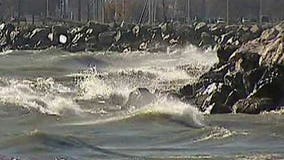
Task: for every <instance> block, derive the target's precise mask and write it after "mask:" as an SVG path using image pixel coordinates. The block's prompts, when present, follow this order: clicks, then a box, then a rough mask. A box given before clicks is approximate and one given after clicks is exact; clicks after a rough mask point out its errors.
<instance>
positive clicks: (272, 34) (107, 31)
mask: <svg viewBox="0 0 284 160" xmlns="http://www.w3.org/2000/svg"><path fill="white" fill-rule="evenodd" d="M0 33H1V34H0V35H1V36H0V40H1V47H0V48H1V50H2V51H5V50H42V49H48V48H51V47H54V48H59V49H62V50H64V51H68V52H79V51H106V50H107V51H117V52H129V51H149V52H155V51H165V50H167V48H169V47H170V48H178V47H183V46H185V45H187V44H191V45H194V46H197V47H199V48H201V49H206V48H217V57H218V59H219V63H217V64H215V65H214V66H213V67H212V68H211V69H210V70H209V71H208V72H206V73H204V74H203V75H202V76H201V77H200V78H199V80H198V81H197V82H196V83H194V84H188V85H186V86H184V87H182V88H181V89H179V90H177V91H169V94H170V95H172V96H174V97H177V98H179V99H181V100H182V101H183V102H186V103H191V104H194V105H195V106H197V107H198V108H199V110H200V111H202V112H207V113H211V114H220V113H221V114H222V113H247V114H259V113H261V112H264V111H271V110H278V109H282V108H283V106H284V97H282V95H284V66H283V64H284V49H283V48H284V22H282V23H279V24H277V25H274V26H270V25H267V26H258V25H229V26H227V25H223V24H219V25H217V24H215V25H212V24H206V23H204V22H199V23H195V24H193V25H183V24H173V23H163V24H160V25H156V26H138V25H134V24H121V25H118V24H99V23H95V22H89V23H87V24H85V25H82V26H73V27H66V26H62V25H61V26H59V25H55V26H20V27H16V26H14V25H12V24H5V23H4V24H1V25H0Z"/></svg>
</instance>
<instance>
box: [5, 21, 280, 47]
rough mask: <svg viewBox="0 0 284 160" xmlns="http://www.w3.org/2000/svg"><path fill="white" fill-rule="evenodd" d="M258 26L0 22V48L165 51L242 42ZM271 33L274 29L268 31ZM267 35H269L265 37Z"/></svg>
mask: <svg viewBox="0 0 284 160" xmlns="http://www.w3.org/2000/svg"><path fill="white" fill-rule="evenodd" d="M261 32H262V28H260V27H259V26H257V25H253V26H225V25H209V24H206V23H204V22H200V23H195V24H193V25H184V24H178V23H162V24H160V25H156V26H147V25H134V24H126V23H122V24H120V25H118V24H115V23H114V24H99V23H95V22H89V23H87V24H85V25H82V26H70V25H68V24H66V25H53V26H33V25H26V26H14V25H13V24H9V23H7V24H6V23H3V24H1V25H0V50H2V51H3V50H8V49H19V50H26V49H29V50H38V49H46V48H49V47H57V48H61V49H64V50H67V51H70V52H77V51H85V50H91V51H94V50H112V51H119V52H123V51H131V50H132V51H133V50H147V51H165V50H166V49H167V47H179V46H183V45H186V44H193V45H197V46H199V47H205V48H206V47H214V46H215V45H217V44H222V45H226V44H228V43H230V44H234V45H240V44H243V43H245V42H247V41H249V40H252V39H254V38H255V37H258V36H259V35H260V34H261ZM271 34H274V33H271ZM268 38H269V37H268Z"/></svg>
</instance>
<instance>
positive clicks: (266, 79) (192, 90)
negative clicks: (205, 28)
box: [179, 23, 284, 114]
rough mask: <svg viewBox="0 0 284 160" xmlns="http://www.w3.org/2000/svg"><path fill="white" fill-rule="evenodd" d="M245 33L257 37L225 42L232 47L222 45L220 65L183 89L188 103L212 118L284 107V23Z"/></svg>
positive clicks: (253, 27) (243, 37)
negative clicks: (224, 114)
mask: <svg viewBox="0 0 284 160" xmlns="http://www.w3.org/2000/svg"><path fill="white" fill-rule="evenodd" d="M245 30H246V31H248V30H250V31H249V32H251V33H255V36H253V39H252V38H251V37H250V36H247V35H246V34H245V33H241V34H240V35H238V36H235V37H233V38H232V37H231V38H226V41H227V42H228V41H230V42H232V43H219V47H218V49H217V55H218V58H219V63H218V64H216V65H215V66H214V67H213V68H211V70H210V71H209V72H207V73H205V74H203V75H202V76H201V77H200V79H199V81H198V82H197V83H195V84H189V85H186V86H184V87H183V88H181V89H180V91H179V94H180V96H181V97H182V98H183V99H184V100H185V101H190V102H191V103H194V104H196V105H197V106H198V107H199V109H200V110H201V111H203V112H208V113H211V114H217V113H232V112H236V113H248V114H258V113H261V112H263V111H271V110H277V109H280V108H282V107H283V106H284V56H283V54H284V49H283V45H284V23H281V24H279V25H277V26H274V27H271V28H267V29H265V30H264V31H262V32H261V29H259V28H258V27H257V26H252V27H251V28H248V29H245ZM243 31H244V30H243ZM228 33H230V32H228ZM228 33H227V34H228ZM252 35H253V34H252ZM258 35H259V36H258ZM240 36H241V37H240ZM237 37H238V40H237V41H240V42H241V43H237V41H236V40H234V38H237ZM230 39H233V41H231V40H230Z"/></svg>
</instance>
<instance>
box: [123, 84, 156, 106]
mask: <svg viewBox="0 0 284 160" xmlns="http://www.w3.org/2000/svg"><path fill="white" fill-rule="evenodd" d="M155 99H156V96H155V95H154V94H152V93H151V92H150V91H149V90H148V89H147V88H138V89H136V90H134V91H132V92H131V93H130V95H129V97H128V101H127V103H126V106H135V107H141V106H146V105H148V104H150V103H152V102H154V100H155Z"/></svg>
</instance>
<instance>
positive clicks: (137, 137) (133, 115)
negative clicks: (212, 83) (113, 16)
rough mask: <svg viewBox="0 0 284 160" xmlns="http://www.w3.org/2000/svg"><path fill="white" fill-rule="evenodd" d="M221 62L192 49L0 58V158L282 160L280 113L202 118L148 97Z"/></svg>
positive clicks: (195, 112) (15, 54)
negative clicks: (144, 99) (140, 91)
mask: <svg viewBox="0 0 284 160" xmlns="http://www.w3.org/2000/svg"><path fill="white" fill-rule="evenodd" d="M216 62H217V58H216V54H215V52H214V51H201V50H199V49H197V48H194V47H192V46H189V47H187V48H184V49H179V50H176V51H171V52H170V51H169V52H168V53H162V52H161V53H148V52H130V53H114V52H81V53H68V52H63V51H60V50H56V49H48V50H43V51H6V52H2V53H0V126H1V127H0V159H10V158H12V157H13V158H19V159H24V160H54V159H68V160H93V159H240V160H243V159H283V158H284V123H283V122H284V117H283V113H281V111H280V112H277V113H263V114H261V115H257V116H249V115H232V114H229V115H206V114H202V113H200V112H198V110H197V109H195V107H194V106H191V105H189V104H184V103H182V102H180V101H179V100H177V99H174V98H170V97H168V96H165V95H163V94H157V95H156V96H157V97H158V98H156V100H155V101H154V102H152V103H150V104H147V105H142V106H141V105H135V104H133V105H131V106H128V107H126V106H125V105H124V104H125V103H126V102H127V100H128V99H129V94H130V93H131V92H132V91H133V90H135V89H137V88H147V89H149V90H150V91H151V92H152V93H162V92H163V91H168V90H174V89H177V88H179V87H181V86H183V85H185V84H187V83H192V82H194V81H195V80H196V79H197V78H198V76H200V74H202V73H204V72H205V71H206V70H208V69H209V67H210V66H212V65H213V64H214V63H216Z"/></svg>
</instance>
